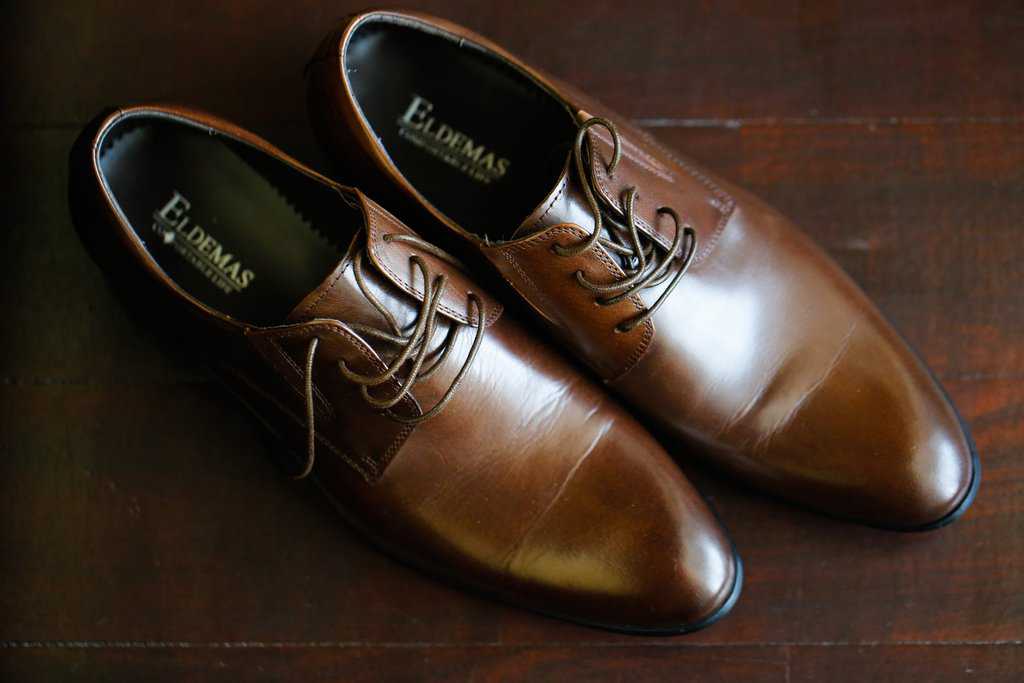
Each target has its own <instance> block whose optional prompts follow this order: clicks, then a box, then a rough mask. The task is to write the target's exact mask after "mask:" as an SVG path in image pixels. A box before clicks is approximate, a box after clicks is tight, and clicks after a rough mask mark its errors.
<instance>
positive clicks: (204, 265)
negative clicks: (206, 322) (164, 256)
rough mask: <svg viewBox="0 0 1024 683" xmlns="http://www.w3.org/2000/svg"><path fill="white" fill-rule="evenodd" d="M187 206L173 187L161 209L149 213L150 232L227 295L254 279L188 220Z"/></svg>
mask: <svg viewBox="0 0 1024 683" xmlns="http://www.w3.org/2000/svg"><path fill="white" fill-rule="evenodd" d="M191 208H192V202H190V201H189V200H188V199H186V198H185V197H184V196H183V195H182V194H181V193H180V192H178V191H177V190H174V194H173V195H172V196H171V199H170V200H169V201H168V202H167V203H166V204H164V206H163V208H162V209H159V210H157V211H154V212H153V231H154V232H156V233H157V234H158V235H160V239H161V240H162V241H163V243H164V244H168V245H170V246H172V247H174V250H175V251H177V252H178V254H179V255H181V257H182V258H184V259H185V260H186V261H188V262H189V263H191V264H192V265H193V266H195V267H196V268H197V269H198V270H199V272H201V273H202V274H203V275H204V276H206V278H207V279H209V280H210V282H212V283H213V284H215V285H216V286H217V287H218V288H219V289H221V290H223V291H224V292H225V293H227V294H231V293H233V292H240V291H242V290H243V289H245V288H246V287H248V286H249V283H251V282H252V281H253V280H254V279H256V274H255V273H253V272H252V271H251V270H248V269H247V268H245V267H244V266H243V265H242V261H241V260H239V259H238V258H236V257H235V256H233V255H232V254H231V253H230V252H229V251H227V250H226V249H225V248H224V245H223V244H221V243H220V241H219V240H217V239H216V238H215V237H214V236H213V235H212V234H210V232H209V231H208V230H206V229H205V228H203V227H202V226H200V225H199V224H197V223H193V222H192V220H191V218H190V217H189V215H188V212H189V210H190V209H191Z"/></svg>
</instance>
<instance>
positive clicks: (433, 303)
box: [295, 234, 487, 479]
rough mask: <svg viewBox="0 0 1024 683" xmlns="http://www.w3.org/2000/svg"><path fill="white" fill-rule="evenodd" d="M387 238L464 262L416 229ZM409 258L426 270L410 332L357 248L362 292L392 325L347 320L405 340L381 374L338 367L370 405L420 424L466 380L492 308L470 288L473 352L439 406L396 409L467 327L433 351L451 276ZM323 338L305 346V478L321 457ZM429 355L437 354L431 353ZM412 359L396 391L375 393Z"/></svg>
mask: <svg viewBox="0 0 1024 683" xmlns="http://www.w3.org/2000/svg"><path fill="white" fill-rule="evenodd" d="M383 239H384V241H387V242H391V241H394V242H406V243H409V244H412V245H414V246H416V247H418V248H419V249H421V250H423V251H425V252H427V253H429V254H432V255H434V256H436V257H438V258H439V259H441V260H443V261H445V262H447V263H450V264H452V265H454V266H455V267H457V268H461V267H462V265H461V264H460V263H459V262H458V261H457V260H456V259H455V258H454V257H452V256H451V255H450V254H448V253H446V252H444V251H442V250H441V249H438V248H437V247H435V246H434V245H433V244H430V243H429V242H426V241H424V240H422V239H420V238H418V237H416V236H414V235H401V234H387V235H384V236H383ZM409 260H410V261H411V262H412V263H413V264H414V265H415V266H416V267H417V269H418V270H419V272H420V274H421V275H422V276H423V302H422V304H421V305H420V310H419V313H418V315H417V316H416V321H415V323H414V325H413V329H412V331H411V332H409V333H408V334H405V333H404V332H403V331H402V328H401V326H400V325H399V324H398V321H397V320H395V316H394V315H393V314H392V313H391V311H389V310H388V309H387V308H386V307H385V306H384V304H382V303H381V302H380V300H379V299H378V298H377V297H376V296H374V294H373V292H371V291H370V289H369V287H367V286H366V280H365V278H364V277H363V252H362V251H359V252H357V253H356V255H355V257H354V258H353V261H352V272H353V274H354V275H355V279H356V284H358V285H359V289H360V291H361V292H362V293H363V296H365V297H366V299H367V300H368V301H369V302H370V303H371V304H373V307H374V308H376V309H377V311H379V312H380V314H381V315H382V316H383V317H384V319H385V320H386V321H387V323H388V326H389V327H390V329H391V331H390V332H389V331H386V330H381V329H378V328H376V327H372V326H370V325H364V324H361V323H348V326H349V327H350V328H352V329H353V330H355V331H357V332H359V333H360V334H362V335H364V336H366V337H369V338H371V339H376V340H379V341H383V342H386V343H390V344H395V345H397V346H400V347H401V349H400V351H399V352H398V354H397V355H395V356H394V358H392V359H391V360H390V361H388V363H387V369H385V370H384V371H383V372H381V373H379V374H376V375H363V374H361V373H358V372H356V371H354V370H352V369H351V368H349V367H348V365H346V364H345V361H339V362H338V370H339V371H340V372H341V374H342V376H343V377H344V378H345V379H347V380H349V381H350V382H354V383H355V384H358V385H360V391H361V393H362V395H363V399H364V400H365V401H366V402H367V403H369V404H370V405H371V406H373V407H374V408H377V409H379V410H383V411H384V412H385V413H386V414H387V415H388V417H390V418H391V419H393V420H395V421H397V422H402V423H405V424H417V423H420V422H423V421H425V420H429V419H430V418H432V417H434V416H435V415H437V414H438V413H440V412H441V411H442V410H443V409H444V407H445V406H446V405H447V404H448V402H449V401H450V400H451V398H452V396H453V395H454V394H455V391H456V390H457V389H458V388H459V385H460V384H461V383H462V380H463V378H464V377H465V375H466V371H467V370H468V369H469V366H470V365H472V363H473V360H474V359H475V358H476V355H477V352H478V351H479V350H480V343H481V342H482V341H483V337H484V320H485V319H486V317H487V310H486V306H485V305H484V302H483V301H482V300H481V299H480V297H479V296H477V295H476V294H473V293H472V292H470V293H469V294H468V299H469V301H470V302H471V303H472V304H473V306H474V307H475V308H476V328H477V329H476V336H475V337H474V338H473V345H472V346H471V347H470V349H469V354H468V355H467V356H466V360H465V362H464V363H463V364H462V367H461V368H460V369H459V371H458V373H457V374H456V375H455V379H453V380H452V383H451V384H450V385H449V387H448V389H447V390H446V391H445V393H444V395H443V396H442V397H441V398H440V399H439V400H438V402H437V403H436V404H434V407H433V408H431V409H430V410H428V411H426V412H424V413H422V414H420V415H418V416H416V417H403V416H401V415H397V414H395V413H393V412H392V411H391V408H393V407H394V406H396V405H398V403H399V402H400V401H401V400H402V399H403V398H405V397H406V396H407V395H408V394H409V392H410V391H411V390H412V388H413V386H415V384H416V383H417V382H419V381H420V380H423V379H426V378H427V377H430V375H432V374H434V372H435V371H436V370H437V369H438V368H439V367H440V366H441V364H442V363H444V361H445V359H446V358H447V357H448V355H449V353H450V352H451V349H452V346H453V344H454V341H455V338H456V336H457V335H458V332H459V330H460V329H461V328H462V325H460V324H458V323H456V322H454V321H452V322H451V324H450V325H449V326H448V334H447V335H446V336H445V338H444V340H443V341H442V342H441V344H440V346H439V347H438V350H436V351H433V352H431V351H430V347H431V342H432V341H433V338H434V332H435V331H436V319H437V311H438V306H439V305H440V303H441V296H442V295H443V294H444V291H445V288H446V287H447V286H448V276H447V275H444V274H443V273H442V274H439V275H437V276H436V277H433V278H432V277H431V273H430V269H429V268H428V267H427V264H426V262H425V261H424V260H423V259H422V258H420V256H418V255H415V254H414V255H413V256H410V257H409ZM319 343H320V339H319V338H318V337H314V338H312V339H310V340H309V346H308V347H307V348H306V367H305V385H306V387H305V388H306V424H307V427H308V451H307V454H306V462H305V463H304V465H303V467H302V470H301V471H300V472H299V473H298V474H296V475H295V478H296V479H302V478H304V477H306V476H307V475H309V473H310V472H312V471H313V463H314V462H315V460H316V426H315V410H314V400H313V399H314V396H313V394H314V391H313V365H314V363H315V360H316V349H317V346H318V345H319ZM430 356H433V357H432V358H428V357H430ZM410 359H411V360H412V367H411V368H410V369H409V372H408V374H407V375H406V377H405V379H404V380H402V381H401V386H400V388H399V390H398V391H397V392H396V393H395V395H394V396H391V397H390V398H377V397H375V396H373V395H371V394H370V389H372V388H373V387H377V386H380V385H381V384H384V383H386V382H389V381H391V380H392V378H395V377H396V376H397V375H398V372H399V370H400V369H401V368H402V366H403V365H405V364H406V362H408V361H409V360H410ZM428 360H429V365H428V366H427V367H426V368H424V367H423V365H424V363H425V362H427V361H428Z"/></svg>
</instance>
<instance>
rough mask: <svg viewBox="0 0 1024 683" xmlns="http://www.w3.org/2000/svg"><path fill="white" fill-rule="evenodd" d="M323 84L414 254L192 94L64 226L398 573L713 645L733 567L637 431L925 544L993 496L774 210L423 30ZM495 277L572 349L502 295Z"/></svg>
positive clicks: (319, 64) (332, 52)
mask: <svg viewBox="0 0 1024 683" xmlns="http://www.w3.org/2000/svg"><path fill="white" fill-rule="evenodd" d="M307 76H308V83H309V111H310V115H311V119H312V121H313V124H314V128H315V129H316V131H317V133H318V135H319V136H320V138H321V139H322V141H323V142H324V144H325V146H326V147H327V148H328V149H329V150H330V152H331V155H332V157H333V159H334V160H335V161H336V162H337V163H338V165H339V166H340V167H341V168H343V169H344V170H345V171H346V172H347V175H348V177H352V178H357V179H358V181H359V185H360V186H361V187H365V188H368V190H369V191H371V192H372V194H373V196H375V197H377V198H378V199H380V200H382V201H384V202H385V204H386V205H387V206H389V207H392V208H393V209H394V210H395V211H396V212H400V213H401V215H403V216H405V217H406V218H408V219H410V220H412V221H413V224H414V225H415V226H416V227H417V229H418V230H419V231H420V234H418V233H416V232H413V230H412V229H410V228H409V227H407V226H406V225H405V224H403V223H402V222H401V221H399V220H398V219H397V218H395V217H394V216H393V215H392V214H391V213H389V212H388V211H387V210H386V209H384V208H382V207H381V206H380V205H378V204H376V203H374V202H373V201H371V200H370V199H368V198H367V197H366V196H365V195H364V194H363V193H362V192H361V191H360V190H357V189H354V188H350V187H345V186H342V185H339V184H337V183H335V182H333V181H331V180H329V179H327V178H325V177H323V176H321V175H319V174H317V173H316V172H314V171H312V170H310V169H308V168H306V167H304V166H302V165H301V164H299V163H298V162H296V161H295V160H293V159H291V158H290V157H288V156H287V155H285V154H284V153H282V152H280V151H279V150H277V149H275V148H273V147H271V146H270V145H268V144H267V143H266V142H264V141H263V140H260V139H259V138H257V137H255V136H253V135H251V134H249V133H247V132H245V131H243V130H241V129H239V128H237V127H235V126H233V125H231V124H229V123H227V122H225V121H221V120H219V119H216V118H214V117H212V116H209V115H206V114H202V113H200V112H196V111H192V110H188V109H184V108H179V107H167V106H135V107H128V108H123V109H118V110H116V111H112V112H109V113H104V114H102V115H100V116H99V117H98V118H97V119H96V120H94V122H93V123H92V124H90V126H88V127H87V129H86V130H85V131H84V132H83V133H82V135H81V136H80V138H79V140H78V141H77V143H76V145H75V147H74V149H73V150H72V156H71V171H72V173H71V188H70V200H71V206H72V212H73V217H74V221H75V224H76V226H77V228H78V230H79V232H80V234H81V236H82V239H83V241H84V242H85V243H86V245H87V246H88V247H89V249H90V252H91V253H92V254H93V256H94V257H95V258H96V260H97V261H99V262H100V263H101V265H103V267H104V268H105V270H106V271H107V273H108V275H109V276H110V277H111V279H112V281H113V282H114V283H115V286H116V287H117V289H118V290H119V291H120V292H121V293H123V294H124V295H125V296H126V297H127V298H129V299H130V300H131V301H132V302H133V303H134V304H135V305H136V306H137V310H139V311H142V312H145V313H146V314H148V315H149V316H150V317H152V318H154V319H157V320H158V321H159V322H160V323H161V325H162V329H163V330H165V332H166V333H168V334H172V335H175V336H179V337H181V338H182V339H184V340H187V341H189V342H191V343H192V344H194V345H195V346H196V347H197V348H200V349H202V350H204V351H205V352H206V353H207V355H208V357H209V359H210V361H211V363H212V364H213V365H214V367H215V368H216V369H217V371H218V373H219V374H220V375H221V376H222V377H223V378H224V379H225V381H226V384H227V385H228V386H229V388H230V389H231V390H232V391H233V392H234V393H235V394H237V396H238V397H239V398H240V399H241V400H242V401H243V402H244V403H245V404H246V405H247V406H248V407H249V408H250V409H251V410H252V411H253V412H254V413H255V414H256V415H257V416H258V417H260V418H261V420H262V421H263V422H265V423H266V425H267V427H268V428H269V429H270V430H271V431H272V432H273V433H274V434H275V435H276V436H277V437H278V439H279V441H280V443H281V444H282V449H283V450H285V451H286V452H288V453H290V454H292V455H293V456H294V458H293V459H292V460H291V461H290V464H289V467H290V468H291V469H292V471H293V473H294V475H295V476H297V477H302V476H306V475H311V476H313V477H315V478H316V480H317V482H318V483H319V484H320V485H321V487H322V488H323V490H324V491H325V492H326V493H327V495H329V496H330V497H331V498H332V499H333V500H334V502H335V503H336V504H337V506H338V508H339V509H340V510H341V511H342V513H343V514H344V515H345V517H346V518H347V519H348V520H349V521H350V522H351V523H352V524H353V525H354V526H356V527H357V528H359V529H360V530H362V531H363V532H364V533H365V534H366V535H367V536H368V537H369V538H370V539H372V540H373V541H374V542H376V543H378V544H379V545H381V546H382V547H384V548H385V549H387V550H388V551H389V552H391V553H393V554H394V555H396V556H398V557H399V558H402V559H404V560H406V561H408V562H410V563H413V564H415V565H418V566H421V567H424V568H426V569H428V570H430V571H432V572H435V573H437V574H441V575H444V576H448V577H451V578H454V579H455V580H457V581H459V582H461V583H463V584H465V585H469V586H472V587H476V588H479V589H481V590H484V591H486V592H488V593H492V594H496V595H498V596H500V597H502V598H504V599H506V600H508V601H510V602H513V603H516V604H519V605H523V606H526V607H529V608H531V609H534V610H537V611H540V612H544V613H548V614H552V615H556V616H560V617H563V618H566V619H571V620H574V621H579V622H584V623H588V624H593V625H598V626H602V627H605V628H612V629H617V630H625V631H632V632H645V633H679V632H685V631H689V630H693V629H696V628H700V627H702V626H705V625H707V624H709V623H711V622H712V621H714V620H716V619H717V618H719V617H720V616H722V615H724V614H725V613H726V612H727V611H728V610H729V609H730V607H731V606H732V605H733V604H734V602H735V601H736V599H737V597H738V595H739V592H740V586H741V583H742V569H741V564H740V562H739V559H738V558H737V557H736V555H735V553H734V551H733V549H732V545H731V543H730V541H729V539H728V538H727V536H726V535H725V533H724V532H723V531H722V529H721V528H720V526H719V525H718V524H717V523H716V521H715V518H714V517H713V515H712V514H711V513H710V512H709V510H708V508H707V507H706V506H705V504H704V502H703V501H702V500H701V498H700V496H699V495H698V494H697V492H696V491H695V490H694V489H693V487H692V486H691V485H690V484H689V483H688V482H687V481H686V479H685V478H684V477H683V475H682V474H681V473H680V471H679V469H678V468H677V467H676V465H675V464H674V463H673V461H672V456H670V455H669V453H667V452H666V451H665V449H664V448H663V446H662V445H660V444H659V442H658V441H656V440H655V439H654V438H652V436H651V435H650V434H649V433H648V431H647V430H646V429H645V428H644V427H643V426H641V424H640V422H638V421H637V419H636V418H640V419H641V420H642V421H643V422H645V423H646V424H648V425H651V426H652V427H654V426H656V427H657V428H658V429H659V430H660V431H661V432H663V433H665V434H667V435H670V437H671V441H672V443H671V448H672V450H673V455H676V456H682V457H689V456H690V455H691V454H697V455H700V456H702V457H704V458H706V459H707V460H708V461H710V462H712V463H714V464H716V465H719V466H721V467H722V468H723V469H725V470H727V471H728V472H730V473H731V474H733V475H734V476H736V477H738V478H740V479H742V480H743V481H745V482H748V483H750V484H753V485H755V486H757V487H759V488H761V489H763V490H765V491H768V492H770V493H773V494H776V495H780V496H784V497H786V498H788V499H790V500H793V501H796V502H799V503H802V504H805V505H809V506H813V507H815V508H817V509H819V510H821V511H823V512H826V513H828V514H831V515H836V516H841V517H846V518H849V519H854V520H859V521H862V522H865V523H868V524H872V525H876V526H882V527H888V528H896V529H908V530H909V529H927V528H933V527H937V526H941V525H943V524H945V523H947V522H949V521H952V520H953V519H954V518H956V517H957V516H958V515H960V514H961V513H962V512H963V511H964V509H966V507H967V506H968V505H969V504H970V502H971V499H972V498H973V495H974V492H975V491H976V489H977V485H978V479H979V465H978V461H977V456H976V454H975V453H974V449H973V446H972V444H971V441H970V438H969V437H968V435H967V433H966V429H965V428H964V427H963V425H962V424H961V422H960V420H959V419H958V417H957V414H956V412H955V410H954V409H953V407H952V405H951V404H950V402H949V401H948V400H947V399H946V397H945V395H944V394H943V392H942V389H941V388H940V386H939V385H938V383H937V382H936V381H935V380H934V379H933V378H932V376H931V375H930V374H929V372H928V370H927V368H926V367H925V366H924V365H923V364H922V363H921V361H920V360H919V359H918V358H917V357H916V356H915V355H914V354H913V353H912V351H911V350H910V349H909V348H908V347H907V345H906V344H905V343H904V342H903V341H901V339H900V338H899V336H898V335H897V334H896V333H895V332H894V331H893V330H892V328H891V327H890V326H889V325H888V324H887V323H886V322H885V321H884V319H883V318H882V317H881V315H880V314H879V313H878V312H877V310H876V309H875V308H874V307H873V306H872V305H871V304H870V303H869V302H868V301H867V300H866V298H865V297H864V295H863V294H862V293H861V292H860V290H858V289H857V287H856V286H855V285H854V284H853V283H852V282H851V281H850V280H849V279H848V278H847V277H846V276H845V275H844V274H843V273H842V272H840V271H839V269H838V268H837V267H836V266H835V265H833V264H832V262H831V261H829V260H828V258H827V257H826V256H825V255H824V254H822V252H821V251H819V250H818V249H817V248H816V247H814V246H813V245H812V244H811V243H810V242H809V241H808V240H807V239H806V238H805V237H803V236H802V235H800V233H799V232H797V231H796V230H795V229H794V228H793V226H791V225H790V224H789V223H788V222H787V221H786V220H785V219H784V218H782V217H781V216H779V214H777V213H776V212H774V211H773V210H772V209H770V208H768V207H766V206H765V205H764V204H762V203H761V202H760V201H758V200H757V199H755V198H754V197H752V196H750V195H749V194H747V193H746V192H744V191H742V190H740V189H739V188H736V187H734V186H732V185H730V184H728V183H727V182H725V181H723V180H721V179H718V178H716V177H714V176H713V175H712V174H710V173H709V172H708V171H706V170H704V169H702V168H700V167H698V166H697V165H696V164H694V163H692V162H690V161H687V160H684V159H680V158H678V157H676V156H675V155H673V154H672V153H670V152H668V151H666V150H664V149H663V148H661V147H660V146H658V145H657V144H656V143H655V142H654V141H652V140H651V139H649V138H648V137H647V136H646V135H644V134H643V133H642V132H641V131H638V130H636V129H635V128H633V127H631V126H629V125H628V124H627V123H625V122H624V121H623V120H622V119H621V118H619V117H617V116H616V115H614V114H612V113H610V112H608V111H606V110H605V109H604V108H603V107H602V106H601V105H599V104H597V103H595V102H592V101H590V100H588V99H586V98H585V97H584V96H583V95H580V94H578V93H576V92H575V91H573V90H571V89H569V88H568V87H566V86H564V85H562V84H560V83H557V82H556V81H554V80H553V79H551V78H550V77H547V76H545V75H543V74H541V73H539V72H538V71H536V70H534V69H531V68H530V67H528V66H526V65H524V64H522V63H521V62H520V61H518V60H517V59H516V58H514V57H513V56H511V55H509V54H508V53H506V52H505V51H503V50H502V49H501V48H499V47H497V46H495V45H493V44H491V43H490V42H488V41H487V40H486V39H484V38H482V37H480V36H477V35H475V34H473V33H471V32H469V31H467V30H465V29H463V28H461V27H458V26H454V25H451V24H449V23H447V22H444V21H441V20H437V19H434V18H431V17H427V16H424V15H420V14H415V13H408V12H390V11H374V12H367V13H363V14H359V15H356V16H353V17H351V18H349V19H348V20H346V22H345V23H344V25H343V26H341V27H340V28H339V29H338V30H337V31H335V32H334V33H332V34H331V35H329V36H328V37H327V39H326V40H325V41H324V42H323V44H322V46H321V47H320V49H319V50H318V51H317V53H316V55H315V56H314V59H313V60H312V61H311V63H310V64H309V67H308V69H307ZM421 235H422V236H421ZM424 236H427V237H429V238H430V240H432V241H428V239H425V237H424ZM438 243H441V244H445V245H446V246H449V247H451V248H452V249H453V250H456V251H459V252H460V253H461V254H462V255H463V256H464V258H465V260H466V261H467V263H466V264H465V265H462V264H461V263H460V262H459V261H458V260H456V259H455V258H454V257H452V256H451V255H449V254H448V253H447V252H446V251H443V250H442V249H441V248H439V247H438V246H437V244H438ZM490 266H493V267H494V269H496V272H497V273H499V274H500V275H501V277H502V278H504V280H505V281H507V283H508V284H509V285H511V288H508V289H507V292H506V288H504V287H501V288H499V290H500V291H501V292H502V293H503V295H506V294H507V295H508V296H519V297H521V298H522V299H523V300H525V302H526V303H527V304H528V306H529V308H532V309H533V310H534V311H535V313H536V316H535V317H536V319H537V320H536V321H534V322H537V321H539V322H541V323H542V324H544V325H546V326H547V327H548V328H549V329H550V330H551V331H552V332H554V335H553V338H555V339H557V340H558V342H557V343H555V344H553V345H552V344H551V343H549V342H546V341H539V340H538V339H536V338H535V337H534V336H533V335H532V333H531V329H530V328H529V327H528V326H526V325H525V324H524V322H521V321H519V320H516V319H514V317H513V314H511V313H510V312H508V311H506V310H505V309H503V307H502V305H501V303H500V302H499V301H498V300H497V299H496V298H495V297H494V296H493V295H492V294H489V293H488V292H486V291H485V290H484V289H483V288H481V287H480V286H479V285H478V284H477V283H476V281H475V280H474V277H475V276H474V275H473V274H472V273H476V277H483V278H485V279H486V278H487V277H488V272H490V271H491V269H490ZM519 308H525V307H519ZM560 352H561V353H560ZM563 356H567V357H569V358H571V359H573V360H578V361H582V362H583V363H584V364H585V365H587V366H589V367H590V369H591V371H592V372H591V373H590V375H589V376H585V375H584V374H582V372H581V371H580V370H577V368H576V366H575V365H574V364H572V363H570V362H568V361H567V360H565V359H564V357H563ZM602 384H603V386H601V385H602ZM613 396H614V397H615V398H613ZM619 400H621V401H622V403H623V404H624V405H626V406H628V407H629V409H630V411H631V412H627V411H626V410H625V409H624V408H623V407H621V406H620V404H619V402H618V401H619ZM634 416H635V417H634Z"/></svg>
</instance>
